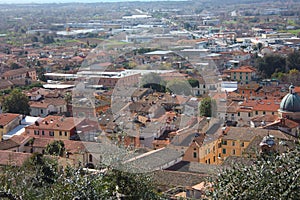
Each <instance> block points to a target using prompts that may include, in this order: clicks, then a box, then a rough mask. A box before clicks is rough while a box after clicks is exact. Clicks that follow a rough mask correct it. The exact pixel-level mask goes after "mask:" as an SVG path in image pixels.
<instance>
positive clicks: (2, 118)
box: [0, 113, 21, 126]
mask: <svg viewBox="0 0 300 200" xmlns="http://www.w3.org/2000/svg"><path fill="white" fill-rule="evenodd" d="M20 116H21V115H20V114H13V113H2V114H0V125H1V126H6V125H7V124H9V123H10V122H11V121H13V120H14V119H16V118H17V117H20Z"/></svg>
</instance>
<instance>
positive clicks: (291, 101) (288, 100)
mask: <svg viewBox="0 0 300 200" xmlns="http://www.w3.org/2000/svg"><path fill="white" fill-rule="evenodd" d="M280 110H281V111H285V112H300V96H298V94H297V93H295V87H294V86H293V85H291V86H290V87H289V94H287V95H285V97H283V99H282V101H281V103H280Z"/></svg>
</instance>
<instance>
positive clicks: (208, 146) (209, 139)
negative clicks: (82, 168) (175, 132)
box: [183, 127, 291, 164]
mask: <svg viewBox="0 0 300 200" xmlns="http://www.w3.org/2000/svg"><path fill="white" fill-rule="evenodd" d="M267 135H273V136H274V137H275V138H276V140H277V141H280V140H289V138H290V137H291V136H288V135H287V134H285V133H283V132H281V131H278V130H267V129H260V128H248V127H247V128H244V127H226V128H221V129H219V131H218V132H217V133H215V134H209V135H208V134H207V135H206V136H205V137H203V138H200V137H199V138H198V139H197V138H195V139H194V141H193V142H192V143H191V145H190V146H189V147H188V149H187V150H186V152H185V154H184V157H183V160H185V161H189V162H200V163H204V164H222V163H223V161H224V160H226V158H228V157H230V156H238V157H239V156H247V155H248V153H246V152H245V150H246V149H247V148H248V147H249V145H250V144H251V145H252V146H255V147H256V148H255V150H257V149H259V144H256V142H257V138H258V139H262V138H263V137H265V136H267ZM254 143H255V144H254ZM248 150H249V149H248ZM256 153H258V152H256Z"/></svg>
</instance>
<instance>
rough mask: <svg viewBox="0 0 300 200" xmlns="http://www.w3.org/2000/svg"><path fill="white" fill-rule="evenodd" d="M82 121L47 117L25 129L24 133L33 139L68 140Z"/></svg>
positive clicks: (70, 118) (73, 118)
mask: <svg viewBox="0 0 300 200" xmlns="http://www.w3.org/2000/svg"><path fill="white" fill-rule="evenodd" d="M83 120H84V119H79V118H75V117H63V116H52V115H49V116H47V117H46V118H44V119H43V120H42V121H40V122H35V124H32V125H30V126H28V127H26V128H25V133H26V134H27V135H29V136H33V137H42V138H54V139H70V137H71V136H74V135H75V134H76V131H78V128H79V127H81V126H79V124H80V123H81V122H83Z"/></svg>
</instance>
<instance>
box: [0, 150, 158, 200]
mask: <svg viewBox="0 0 300 200" xmlns="http://www.w3.org/2000/svg"><path fill="white" fill-rule="evenodd" d="M4 197H5V198H6V199H13V200H21V199H26V200H31V199H32V200H33V199H34V200H36V199H43V200H48V199H66V200H70V199H90V200H93V199H105V200H107V199H118V197H125V199H132V200H135V199H153V200H155V199H161V197H160V196H159V195H158V194H157V193H156V192H155V190H154V186H153V185H152V181H151V178H150V176H148V175H147V174H132V173H127V172H121V171H117V170H114V169H109V168H107V169H106V170H104V171H101V172H86V171H84V170H83V169H82V168H76V169H74V168H71V167H67V168H65V169H61V168H60V167H58V165H57V163H56V162H55V161H53V160H52V159H51V158H49V157H44V156H42V155H41V154H33V156H32V157H31V158H29V159H28V160H27V161H26V162H25V163H24V165H23V166H22V167H4V168H2V169H1V172H0V199H2V198H4Z"/></svg>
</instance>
